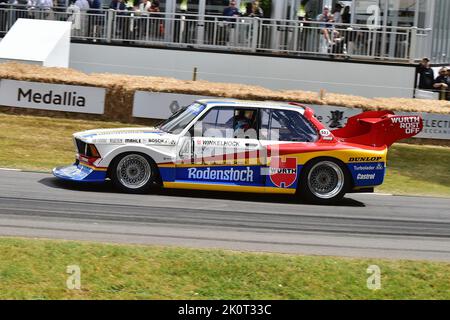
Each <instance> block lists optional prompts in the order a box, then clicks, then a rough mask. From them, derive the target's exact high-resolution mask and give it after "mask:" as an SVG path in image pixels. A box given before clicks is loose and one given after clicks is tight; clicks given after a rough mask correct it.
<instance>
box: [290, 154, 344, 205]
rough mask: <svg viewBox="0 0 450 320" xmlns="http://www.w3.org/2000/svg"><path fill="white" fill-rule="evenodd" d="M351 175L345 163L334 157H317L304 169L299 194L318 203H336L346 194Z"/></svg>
mask: <svg viewBox="0 0 450 320" xmlns="http://www.w3.org/2000/svg"><path fill="white" fill-rule="evenodd" d="M349 183H350V177H349V175H348V172H347V169H346V168H345V167H344V165H343V164H342V163H341V162H339V161H337V160H334V159H316V160H313V161H311V162H309V163H307V164H306V165H305V167H304V168H303V170H302V175H301V180H300V188H299V195H300V197H301V198H302V199H303V200H306V201H308V202H312V203H317V204H330V203H334V202H336V201H338V200H340V199H342V197H343V196H344V195H345V193H346V191H347V190H348V185H349Z"/></svg>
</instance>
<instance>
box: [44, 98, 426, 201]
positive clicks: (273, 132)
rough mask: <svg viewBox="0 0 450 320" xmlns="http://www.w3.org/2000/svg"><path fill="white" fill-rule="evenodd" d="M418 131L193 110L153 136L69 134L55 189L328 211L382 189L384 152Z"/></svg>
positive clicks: (247, 111)
mask: <svg viewBox="0 0 450 320" xmlns="http://www.w3.org/2000/svg"><path fill="white" fill-rule="evenodd" d="M422 128H423V124H422V119H421V117H420V116H398V115H395V114H394V113H392V112H390V111H368V112H364V113H361V114H359V115H356V116H354V117H351V118H349V119H348V122H347V124H346V126H345V127H343V128H340V129H336V130H333V131H330V130H328V129H326V128H325V127H324V126H323V125H322V124H321V123H320V122H319V121H318V120H317V119H316V118H315V117H314V114H313V111H312V110H311V109H310V108H308V107H306V106H303V105H300V104H297V103H280V102H252V101H239V100H225V99H224V100H199V101H196V102H194V103H193V104H191V105H189V106H187V107H185V108H182V109H181V110H180V111H178V112H177V113H175V114H173V115H172V116H171V117H170V118H168V119H167V120H165V121H164V122H163V123H162V124H161V125H159V126H157V127H154V128H124V129H101V130H89V131H84V132H79V133H75V134H74V142H75V146H76V149H77V155H76V161H75V163H74V164H73V165H71V166H66V167H58V168H55V169H53V174H54V175H55V176H56V177H58V178H61V179H65V180H71V181H77V182H96V183H98V182H105V181H106V180H108V179H110V180H111V181H112V183H113V184H114V186H115V187H116V188H118V189H119V190H121V191H124V192H130V193H145V192H148V191H149V190H150V189H151V188H153V187H163V188H181V189H198V190H216V191H241V192H260V193H283V194H296V195H298V196H299V197H301V198H302V199H304V200H306V201H308V202H315V203H320V204H328V203H332V202H335V201H337V200H339V199H341V198H342V197H343V196H344V194H345V193H350V192H371V191H373V188H374V187H375V186H378V185H380V184H382V182H383V179H384V175H385V170H386V154H387V149H388V147H389V146H391V145H392V144H393V143H394V142H395V141H398V140H400V139H404V138H408V137H412V136H414V135H416V134H417V133H419V132H420V131H421V130H422Z"/></svg>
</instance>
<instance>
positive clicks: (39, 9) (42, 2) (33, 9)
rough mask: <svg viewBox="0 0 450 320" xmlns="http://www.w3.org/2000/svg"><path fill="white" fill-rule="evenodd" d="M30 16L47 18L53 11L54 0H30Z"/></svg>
mask: <svg viewBox="0 0 450 320" xmlns="http://www.w3.org/2000/svg"><path fill="white" fill-rule="evenodd" d="M27 5H28V7H29V9H30V17H31V18H35V19H47V17H48V16H49V15H50V13H51V12H52V8H53V1H52V0H29V1H28V4H27Z"/></svg>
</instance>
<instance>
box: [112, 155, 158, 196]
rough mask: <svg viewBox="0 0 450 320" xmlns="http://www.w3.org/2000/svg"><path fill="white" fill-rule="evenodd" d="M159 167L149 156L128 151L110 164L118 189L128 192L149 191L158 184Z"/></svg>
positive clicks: (113, 179) (113, 181)
mask: <svg viewBox="0 0 450 320" xmlns="http://www.w3.org/2000/svg"><path fill="white" fill-rule="evenodd" d="M157 177H158V167H157V166H156V163H155V162H154V161H153V160H152V159H150V158H149V157H148V156H146V155H144V154H141V153H126V154H122V155H119V156H118V157H116V158H115V159H114V160H113V161H112V162H111V165H110V178H111V181H112V183H113V185H114V187H115V188H116V189H118V190H119V191H122V192H126V193H147V192H148V191H149V190H150V189H151V188H152V187H154V186H155V185H156V181H157Z"/></svg>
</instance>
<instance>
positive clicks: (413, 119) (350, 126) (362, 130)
mask: <svg viewBox="0 0 450 320" xmlns="http://www.w3.org/2000/svg"><path fill="white" fill-rule="evenodd" d="M422 129H423V122H422V117H421V116H418V115H414V116H396V115H395V114H394V113H393V112H391V111H367V112H363V113H361V114H358V115H356V116H353V117H350V118H349V119H348V121H347V125H346V126H345V127H344V128H341V129H337V130H333V131H332V133H333V135H334V136H335V137H336V138H340V139H341V140H342V141H345V142H350V143H357V144H363V145H368V146H374V147H381V146H388V147H389V146H391V145H392V144H393V143H394V142H396V141H398V140H402V139H406V138H410V137H413V136H415V135H416V134H418V133H419V132H420V131H422Z"/></svg>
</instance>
